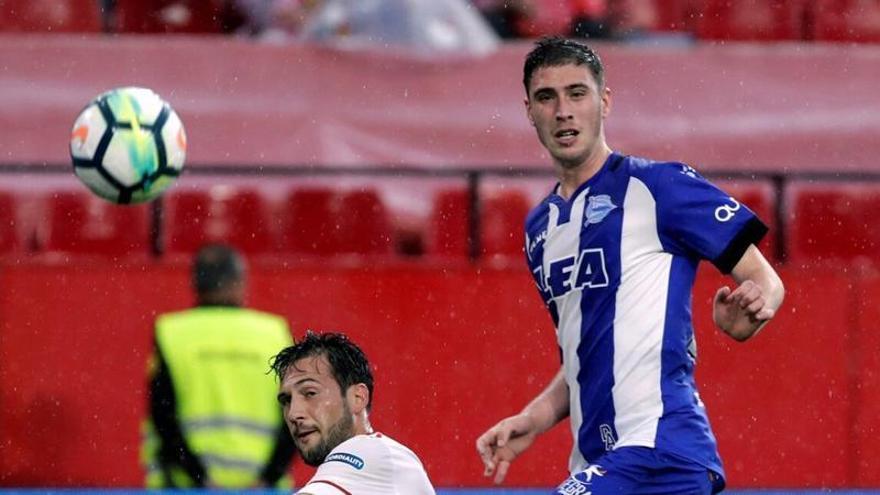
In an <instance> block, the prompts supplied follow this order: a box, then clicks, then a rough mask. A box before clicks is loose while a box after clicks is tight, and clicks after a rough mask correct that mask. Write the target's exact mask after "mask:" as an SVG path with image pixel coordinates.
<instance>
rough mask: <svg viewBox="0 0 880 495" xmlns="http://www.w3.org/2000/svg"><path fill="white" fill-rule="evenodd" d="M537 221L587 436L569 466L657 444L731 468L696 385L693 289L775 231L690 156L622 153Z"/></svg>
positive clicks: (533, 261) (545, 289) (532, 258)
mask: <svg viewBox="0 0 880 495" xmlns="http://www.w3.org/2000/svg"><path fill="white" fill-rule="evenodd" d="M558 187H559V186H557V188H556V190H554V192H553V193H552V194H550V195H549V196H548V197H547V198H546V199H545V200H544V201H542V202H541V204H540V205H538V206H537V207H536V208H535V209H533V210H532V211H531V212H530V213H529V215H528V217H527V219H526V256H527V259H528V263H529V268H530V270H531V272H532V275H533V276H534V279H535V282H536V283H537V285H538V289H539V291H540V293H541V296H542V297H543V299H544V302H545V304H546V305H547V307H548V309H549V311H550V314H551V316H552V317H553V321H554V323H555V325H556V335H557V340H558V343H559V347H560V350H561V353H562V366H563V371H564V373H565V379H566V382H567V384H568V387H569V393H570V401H571V404H570V412H571V429H572V435H573V437H574V440H575V445H574V449H573V450H572V455H571V459H570V461H569V468H570V470H571V471H572V472H576V471H580V470H583V469H584V468H585V467H586V466H587V464H589V463H590V462H592V461H595V460H596V459H597V458H598V457H599V456H601V455H602V454H603V453H605V452H606V451H608V450H611V449H614V448H618V447H624V446H643V447H652V448H656V449H658V450H661V451H664V452H668V453H670V454H673V455H677V456H680V457H684V458H686V459H690V460H692V461H694V462H697V463H699V464H702V465H704V466H706V467H707V468H708V469H712V470H714V471H715V472H717V473H719V474H723V471H722V467H721V459H720V458H719V456H718V451H717V447H716V442H715V437H714V435H713V434H712V431H711V430H710V427H709V421H708V419H707V416H706V411H705V408H704V406H703V404H702V402H701V401H700V398H699V396H698V394H697V390H696V385H695V382H694V365H695V360H696V346H695V343H694V331H693V325H692V322H691V289H692V287H693V283H694V278H695V275H696V269H697V264H698V263H699V261H700V260H701V259H706V260H709V261H711V262H712V263H713V264H715V265H716V266H717V267H718V268H719V269H720V270H721V271H722V272H724V273H729V272H730V270H731V269H732V268H733V266H734V265H735V264H736V262H737V261H739V259H740V257H741V256H742V255H743V253H745V250H746V249H747V248H748V246H749V244H753V243H755V244H756V243H757V242H758V241H759V240H760V239H761V238H762V237H763V236H764V234H765V233H766V232H767V228H766V227H765V226H764V224H763V223H761V221H760V220H759V219H758V218H757V217H756V216H755V214H754V213H752V212H751V211H750V210H749V209H748V208H746V207H745V206H743V205H741V204H740V203H738V202H737V201H736V200H735V199H733V198H731V197H730V196H728V195H727V194H725V193H724V192H722V191H721V190H720V189H718V188H716V187H715V186H713V185H712V184H710V183H709V182H708V181H706V180H705V179H704V178H702V177H701V176H700V175H699V174H698V173H697V172H696V171H694V170H693V169H692V168H690V167H688V166H686V165H683V164H681V163H659V162H652V161H649V160H645V159H641V158H635V157H629V156H622V155H619V154H616V153H614V154H612V155H611V156H609V158H608V159H607V160H606V162H605V164H604V165H603V166H602V169H601V170H600V171H599V172H598V173H597V174H596V175H595V176H593V177H592V178H591V179H590V180H589V181H587V182H586V183H584V184H582V185H581V186H580V187H579V188H578V189H577V190H576V191H575V192H574V194H572V197H571V198H570V199H569V200H566V199H564V198H562V197H561V196H559V195H558V194H557V193H556V192H557V191H558Z"/></svg>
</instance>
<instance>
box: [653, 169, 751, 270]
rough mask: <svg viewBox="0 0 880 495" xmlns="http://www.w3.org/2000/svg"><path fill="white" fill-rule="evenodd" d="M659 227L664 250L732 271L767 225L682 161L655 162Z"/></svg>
mask: <svg viewBox="0 0 880 495" xmlns="http://www.w3.org/2000/svg"><path fill="white" fill-rule="evenodd" d="M655 167H656V169H655V174H656V175H655V176H654V177H653V179H654V181H653V182H654V187H655V188H656V194H655V198H656V201H657V204H656V209H657V228H658V230H659V234H660V239H661V241H662V242H663V245H664V248H666V249H667V250H668V251H670V252H672V253H674V254H681V255H685V256H690V257H696V258H698V259H705V260H709V261H710V262H712V264H714V265H715V266H716V267H717V268H718V269H719V270H720V271H721V272H722V273H730V272H731V270H733V267H734V266H736V263H737V262H739V260H740V258H742V255H743V254H745V251H746V249H747V248H748V247H749V245H750V244H757V243H758V242H759V241H760V240H761V239H762V238H763V237H764V235H766V233H767V230H768V229H767V226H766V225H764V223H763V222H762V221H761V220H760V219H759V218H758V217H757V215H755V213H754V212H752V211H751V210H750V209H748V208H747V207H746V206H745V205H744V204H742V203H740V202H739V201H737V200H736V198H733V197H731V196H730V195H729V194H727V193H725V192H724V191H722V190H721V189H719V188H718V187H716V186H715V185H714V184H712V183H711V182H709V181H707V180H706V179H705V178H703V177H702V176H701V175H700V174H699V173H697V171H696V170H694V169H693V168H691V167H689V166H687V165H684V164H681V163H663V164H657V165H656V166H655Z"/></svg>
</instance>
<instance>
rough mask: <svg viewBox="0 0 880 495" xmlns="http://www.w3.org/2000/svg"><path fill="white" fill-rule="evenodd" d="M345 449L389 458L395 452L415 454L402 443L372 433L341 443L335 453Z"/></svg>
mask: <svg viewBox="0 0 880 495" xmlns="http://www.w3.org/2000/svg"><path fill="white" fill-rule="evenodd" d="M343 448H344V449H347V450H350V451H353V452H360V453H363V454H365V455H378V456H387V455H388V454H389V453H390V452H393V451H404V452H409V453H410V454H413V453H412V451H411V450H409V448H407V447H406V446H405V445H403V444H402V443H400V442H398V441H396V440H394V439H393V438H391V437H389V436H387V435H384V434H382V433H378V432H376V433H370V434H368V435H355V436H353V437H351V438H349V439H348V440H346V441H344V442H342V443H340V444H339V445H338V446H337V448H336V449H334V452H335V451H336V450H337V449H343ZM331 455H332V454H331ZM413 455H415V454H413Z"/></svg>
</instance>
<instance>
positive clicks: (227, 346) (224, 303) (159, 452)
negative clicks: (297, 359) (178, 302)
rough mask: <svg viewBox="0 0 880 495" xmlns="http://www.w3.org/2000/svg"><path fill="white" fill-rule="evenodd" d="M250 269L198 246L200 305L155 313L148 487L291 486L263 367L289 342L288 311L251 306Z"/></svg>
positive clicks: (284, 440) (288, 454) (290, 449)
mask: <svg viewBox="0 0 880 495" xmlns="http://www.w3.org/2000/svg"><path fill="white" fill-rule="evenodd" d="M245 275H246V266H245V261H244V260H243V259H242V257H241V256H240V255H239V254H238V253H237V252H236V251H235V250H234V249H232V248H230V247H227V246H224V245H218V244H213V245H208V246H205V247H203V248H202V249H200V250H199V252H198V253H196V255H195V258H194V261H193V266H192V285H193V289H194V290H195V293H196V298H197V306H196V307H195V308H192V309H188V310H185V311H179V312H173V313H166V314H162V315H159V316H158V318H157V319H156V325H155V336H154V337H155V351H154V354H153V356H152V357H151V359H150V365H149V384H148V386H149V416H150V417H149V419H148V420H147V421H146V424H145V431H144V445H143V449H142V461H143V462H144V464H145V469H146V486H147V487H148V488H171V487H184V488H186V487H213V488H262V487H266V488H289V487H290V486H291V485H292V483H291V480H290V479H289V476H287V472H288V467H289V466H290V461H291V459H292V456H293V453H294V451H295V449H294V446H293V442H292V441H291V439H290V435H289V434H288V433H287V431H286V427H285V426H284V421H283V419H282V416H281V410H280V409H279V407H278V404H277V403H276V401H275V393H276V391H277V384H276V383H275V379H274V377H273V376H272V375H271V374H269V373H267V370H268V369H269V363H270V360H271V358H272V357H273V356H274V355H275V354H276V353H277V352H278V350H279V349H282V348H284V347H287V346H289V345H291V344H292V343H293V339H292V338H291V336H290V330H289V329H288V325H287V322H286V320H285V319H284V318H282V317H280V316H277V315H273V314H269V313H265V312H261V311H256V310H253V309H247V308H245V307H244V300H245V294H246V276H245Z"/></svg>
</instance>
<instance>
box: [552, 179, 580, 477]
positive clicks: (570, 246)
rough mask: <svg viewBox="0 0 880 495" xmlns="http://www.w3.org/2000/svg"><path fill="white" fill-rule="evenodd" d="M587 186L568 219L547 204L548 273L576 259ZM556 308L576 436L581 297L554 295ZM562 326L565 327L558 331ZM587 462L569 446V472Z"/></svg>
mask: <svg viewBox="0 0 880 495" xmlns="http://www.w3.org/2000/svg"><path fill="white" fill-rule="evenodd" d="M589 192H590V188H588V187H587V188H584V190H583V191H581V193H580V194H578V195H577V197H575V198H574V202H573V203H572V206H571V211H570V213H571V214H570V215H569V217H568V218H569V221H568V222H566V223H564V224H562V225H559V208H558V207H557V206H556V205H554V204H553V203H550V204H549V207H550V212H549V215H548V217H549V218H548V222H547V223H548V225H547V241H546V242H545V243H544V259H543V270H544V273H545V274H548V273H550V264H551V263H552V262H553V261H556V260H559V259H563V258H568V257H572V256H574V257H575V259H577V256H578V254H579V250H580V242H581V228H582V226H581V222H582V221H583V218H584V205H585V204H586V198H587V195H588V194H589ZM555 302H556V305H557V306H556V309H557V311H558V315H559V324H558V325H557V327H556V339H557V341H558V343H559V348H560V349H564V352H565V353H566V354H565V356H564V357H563V360H562V362H563V364H564V366H565V369H564V374H565V381H566V383H567V384H568V393H569V395H568V398H569V399H568V400H569V403H570V404H569V408H570V419H571V433H572V437H573V438H577V437H578V430H579V429H580V427H581V424H582V423H583V413H582V411H581V386H580V384H579V383H578V380H577V376H578V373H579V372H580V359H578V356H577V350H578V343H579V342H580V340H581V320H582V315H581V298H580V297H560V298H557V299H555ZM561 328H564V329H566V330H568V332H567V333H565V334H562V333H560V330H559V329H561ZM586 465H587V462H586V460H585V459H584V456H583V454H581V451H580V449H578V447H577V444H575V446H574V447H573V448H572V449H571V457H569V460H568V467H569V470H570V471H571V472H575V471H580V470H581V469H583V468H584V467H586Z"/></svg>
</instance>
